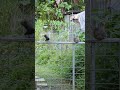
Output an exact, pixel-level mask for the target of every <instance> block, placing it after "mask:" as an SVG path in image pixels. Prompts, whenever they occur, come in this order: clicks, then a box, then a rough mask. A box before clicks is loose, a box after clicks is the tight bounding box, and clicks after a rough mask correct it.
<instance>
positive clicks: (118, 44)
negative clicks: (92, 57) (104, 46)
mask: <svg viewBox="0 0 120 90" xmlns="http://www.w3.org/2000/svg"><path fill="white" fill-rule="evenodd" d="M118 45H119V46H120V42H119V43H118ZM119 90H120V48H119Z"/></svg>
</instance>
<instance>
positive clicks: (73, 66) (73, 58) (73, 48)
mask: <svg viewBox="0 0 120 90" xmlns="http://www.w3.org/2000/svg"><path fill="white" fill-rule="evenodd" d="M72 69H73V70H72V73H73V76H72V79H73V80H72V84H73V90H75V44H73V45H72Z"/></svg>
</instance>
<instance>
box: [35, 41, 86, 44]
mask: <svg viewBox="0 0 120 90" xmlns="http://www.w3.org/2000/svg"><path fill="white" fill-rule="evenodd" d="M37 43H38V44H85V42H78V43H75V42H50V41H47V42H40V41H37Z"/></svg>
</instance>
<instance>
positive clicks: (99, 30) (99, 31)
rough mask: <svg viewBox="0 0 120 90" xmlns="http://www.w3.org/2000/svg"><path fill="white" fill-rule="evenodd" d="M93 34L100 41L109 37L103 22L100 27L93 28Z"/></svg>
mask: <svg viewBox="0 0 120 90" xmlns="http://www.w3.org/2000/svg"><path fill="white" fill-rule="evenodd" d="M93 35H94V38H95V39H97V40H99V41H100V40H103V39H105V38H106V37H107V34H106V32H105V27H104V25H103V24H102V23H100V24H99V27H95V28H94V29H93Z"/></svg>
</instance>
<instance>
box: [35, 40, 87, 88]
mask: <svg viewBox="0 0 120 90" xmlns="http://www.w3.org/2000/svg"><path fill="white" fill-rule="evenodd" d="M38 44H44V45H45V44H47V45H48V49H50V47H49V46H51V44H52V46H53V47H54V49H56V50H57V53H56V54H60V55H63V54H65V57H70V56H71V57H70V58H68V60H62V59H61V61H57V60H55V61H56V62H58V65H57V66H52V67H51V68H53V70H54V67H56V68H59V69H58V70H60V72H59V75H60V76H58V78H56V77H55V78H54V74H55V72H53V73H49V74H52V75H53V77H40V78H38V77H36V83H37V88H38V87H39V90H80V89H81V90H84V89H82V88H83V87H84V78H83V77H84V75H85V73H84V69H85V68H84V60H76V57H78V56H76V52H75V51H76V50H75V49H76V48H75V47H76V45H78V46H80V45H84V44H85V43H84V42H79V43H74V42H38ZM57 45H58V46H60V47H56V46H57ZM64 46H68V47H67V49H66V50H65V48H66V47H64ZM83 47H84V46H83ZM61 48H62V49H61ZM54 49H52V50H54ZM67 50H69V51H70V53H69V54H67V53H64V52H66V51H67ZM59 51H60V52H59ZM43 53H44V52H43ZM50 53H51V52H50ZM80 53H81V52H80ZM83 53H84V52H83ZM56 54H55V55H56ZM70 54H71V55H70ZM68 55H69V56H68ZM53 57H55V56H53ZM79 57H80V56H79ZM82 57H84V56H82ZM63 59H64V58H63ZM69 59H70V60H69ZM51 62H54V61H51ZM78 63H81V64H82V65H83V66H82V67H80V65H77V64H78ZM56 64H57V63H56ZM66 64H68V65H66ZM46 67H47V66H46ZM44 69H45V67H44ZM78 69H79V70H81V72H80V71H76V70H78ZM64 70H66V71H64ZM82 70H83V72H82ZM45 72H47V71H45ZM62 75H66V76H62ZM80 75H81V76H82V78H76V77H77V76H80ZM48 76H49V75H48ZM37 78H38V79H37ZM78 82H82V84H81V85H78V84H77V83H78ZM77 88H79V89H77Z"/></svg>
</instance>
